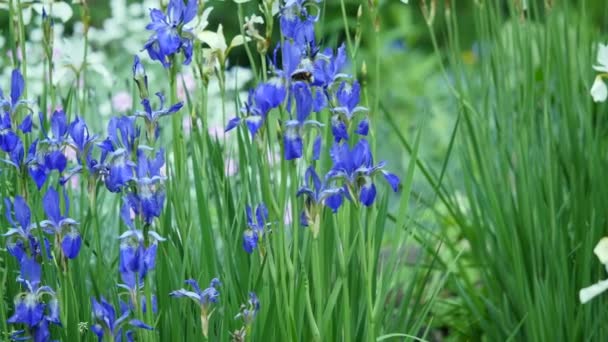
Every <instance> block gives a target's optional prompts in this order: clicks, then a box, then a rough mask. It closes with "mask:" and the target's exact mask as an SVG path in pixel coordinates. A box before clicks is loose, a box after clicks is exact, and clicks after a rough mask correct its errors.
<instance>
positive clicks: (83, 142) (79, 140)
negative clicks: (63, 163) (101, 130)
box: [68, 117, 97, 162]
mask: <svg viewBox="0 0 608 342" xmlns="http://www.w3.org/2000/svg"><path fill="white" fill-rule="evenodd" d="M68 134H69V137H70V138H71V142H70V143H71V145H72V146H73V147H74V148H75V150H76V153H77V155H78V160H79V162H80V160H81V159H82V156H86V155H88V154H89V152H90V149H91V147H92V143H93V142H94V141H95V139H96V138H97V136H96V135H91V134H90V133H89V128H88V127H87V123H86V122H85V121H84V120H83V119H82V118H80V117H77V118H76V119H74V121H72V123H70V126H69V127H68Z"/></svg>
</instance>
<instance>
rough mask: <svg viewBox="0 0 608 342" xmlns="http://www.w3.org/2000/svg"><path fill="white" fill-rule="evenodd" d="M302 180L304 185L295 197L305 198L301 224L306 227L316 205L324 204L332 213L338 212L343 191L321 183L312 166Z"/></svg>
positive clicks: (326, 183)
mask: <svg viewBox="0 0 608 342" xmlns="http://www.w3.org/2000/svg"><path fill="white" fill-rule="evenodd" d="M304 179H305V185H304V186H303V187H301V188H300V189H299V190H298V193H297V194H296V196H298V197H299V196H306V204H305V209H304V210H305V212H306V220H305V221H303V222H302V223H303V225H305V226H307V225H308V222H309V221H310V220H311V217H312V216H313V215H311V214H313V212H312V210H316V206H317V205H320V204H324V205H326V206H327V207H329V208H330V209H331V211H332V212H334V213H335V212H337V211H338V209H339V208H340V206H341V205H342V201H343V198H342V196H343V189H342V188H340V187H332V186H330V185H329V183H328V182H322V181H321V179H320V178H319V176H318V175H317V172H316V171H315V169H314V168H313V167H312V166H310V167H309V168H308V169H306V173H305V174H304Z"/></svg>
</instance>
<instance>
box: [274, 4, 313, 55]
mask: <svg viewBox="0 0 608 342" xmlns="http://www.w3.org/2000/svg"><path fill="white" fill-rule="evenodd" d="M318 2H319V0H313V1H307V0H288V1H286V2H285V4H284V6H283V8H282V9H281V15H280V18H279V22H280V27H281V33H282V34H283V36H285V37H286V38H289V39H291V40H293V41H294V42H295V43H296V44H297V45H299V46H305V45H307V44H309V43H314V41H315V31H314V25H315V23H316V22H317V20H318V19H319V18H318V16H313V15H310V14H309V10H308V8H309V7H314V6H315V3H318ZM317 11H318V8H317Z"/></svg>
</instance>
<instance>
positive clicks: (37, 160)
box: [0, 139, 50, 190]
mask: <svg viewBox="0 0 608 342" xmlns="http://www.w3.org/2000/svg"><path fill="white" fill-rule="evenodd" d="M37 148H38V140H34V141H33V142H32V144H31V145H30V147H29V148H28V152H27V157H26V158H25V159H24V157H25V151H24V147H23V143H22V142H21V139H19V140H17V144H16V146H15V148H13V150H12V151H11V152H9V160H6V159H0V161H2V162H4V163H7V164H9V165H11V166H12V167H14V168H15V169H16V170H17V172H19V173H21V172H24V170H27V171H28V173H29V174H30V176H31V177H32V179H33V180H34V183H36V186H37V187H38V190H40V189H41V188H42V186H43V185H44V183H45V182H46V179H47V177H48V174H49V172H50V170H49V169H48V168H47V166H46V165H47V162H46V160H45V159H46V156H45V155H43V154H40V153H37Z"/></svg>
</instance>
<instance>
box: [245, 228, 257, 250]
mask: <svg viewBox="0 0 608 342" xmlns="http://www.w3.org/2000/svg"><path fill="white" fill-rule="evenodd" d="M257 246H258V234H256V233H255V232H254V231H253V230H250V229H248V230H246V231H245V233H244V234H243V249H244V250H245V252H247V253H249V254H251V253H253V250H254V249H255V248H256V247H257Z"/></svg>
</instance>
